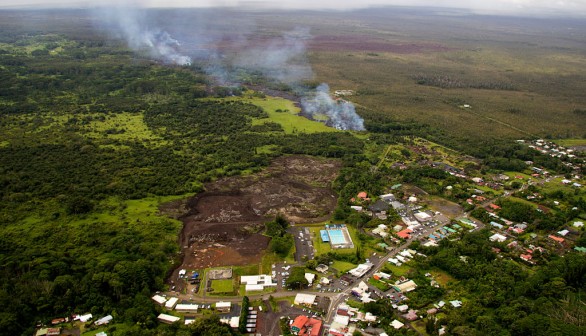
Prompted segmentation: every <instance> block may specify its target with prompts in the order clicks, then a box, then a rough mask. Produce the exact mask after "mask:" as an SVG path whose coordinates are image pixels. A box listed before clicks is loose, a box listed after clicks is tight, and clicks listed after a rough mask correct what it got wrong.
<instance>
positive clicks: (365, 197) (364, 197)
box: [357, 191, 369, 201]
mask: <svg viewBox="0 0 586 336" xmlns="http://www.w3.org/2000/svg"><path fill="white" fill-rule="evenodd" d="M357 197H358V198H359V199H361V200H363V201H368V200H369V198H368V194H367V193H366V191H361V192H359V193H358V195H357Z"/></svg>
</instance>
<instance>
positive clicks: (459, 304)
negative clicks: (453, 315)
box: [450, 300, 462, 308]
mask: <svg viewBox="0 0 586 336" xmlns="http://www.w3.org/2000/svg"><path fill="white" fill-rule="evenodd" d="M450 304H451V305H452V307H454V308H460V307H462V301H460V300H453V301H450Z"/></svg>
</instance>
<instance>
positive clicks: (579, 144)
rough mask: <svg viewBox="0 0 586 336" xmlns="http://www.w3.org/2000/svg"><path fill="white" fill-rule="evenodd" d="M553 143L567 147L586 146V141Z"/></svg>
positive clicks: (575, 140) (560, 140) (567, 140)
mask: <svg viewBox="0 0 586 336" xmlns="http://www.w3.org/2000/svg"><path fill="white" fill-rule="evenodd" d="M553 142H555V143H557V144H558V145H560V146H565V147H573V146H586V139H558V140H553Z"/></svg>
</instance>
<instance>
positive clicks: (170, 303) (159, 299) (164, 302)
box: [151, 294, 232, 324]
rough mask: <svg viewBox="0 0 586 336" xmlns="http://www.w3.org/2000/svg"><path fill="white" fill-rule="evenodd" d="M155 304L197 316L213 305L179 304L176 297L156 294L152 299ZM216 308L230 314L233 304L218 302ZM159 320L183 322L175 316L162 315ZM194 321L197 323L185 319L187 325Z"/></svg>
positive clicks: (187, 318) (191, 319) (170, 322)
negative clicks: (199, 311)
mask: <svg viewBox="0 0 586 336" xmlns="http://www.w3.org/2000/svg"><path fill="white" fill-rule="evenodd" d="M151 299H152V300H153V301H154V302H155V303H157V304H158V305H160V306H162V307H165V309H167V310H169V311H172V310H174V311H176V312H178V313H183V314H186V313H187V314H188V313H192V314H195V313H197V312H198V310H200V309H210V308H211V305H203V304H195V303H183V302H181V303H180V302H179V298H176V297H171V298H166V297H164V296H162V295H159V294H156V295H154V296H153V297H152V298H151ZM214 308H215V310H216V311H217V312H220V313H229V312H230V310H231V309H232V303H230V302H222V301H219V302H216V303H215V304H214ZM157 319H158V320H159V321H160V322H162V323H169V324H172V323H175V322H177V321H179V320H181V318H180V317H178V316H173V315H169V314H160V315H159V316H158V317H157ZM193 321H195V318H192V317H191V318H190V317H188V316H186V317H185V324H190V323H193Z"/></svg>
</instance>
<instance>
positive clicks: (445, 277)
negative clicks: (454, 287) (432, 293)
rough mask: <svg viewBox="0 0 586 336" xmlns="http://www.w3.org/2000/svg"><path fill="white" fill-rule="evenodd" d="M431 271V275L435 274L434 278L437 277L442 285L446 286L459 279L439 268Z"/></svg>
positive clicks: (436, 279)
mask: <svg viewBox="0 0 586 336" xmlns="http://www.w3.org/2000/svg"><path fill="white" fill-rule="evenodd" d="M429 273H431V275H433V278H434V279H435V281H437V283H439V284H440V285H441V286H442V287H445V286H446V285H447V284H448V283H450V282H452V283H454V282H457V280H456V279H454V278H453V277H452V276H451V275H449V274H448V273H446V272H443V271H440V270H437V269H436V270H433V271H430V272H429Z"/></svg>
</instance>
